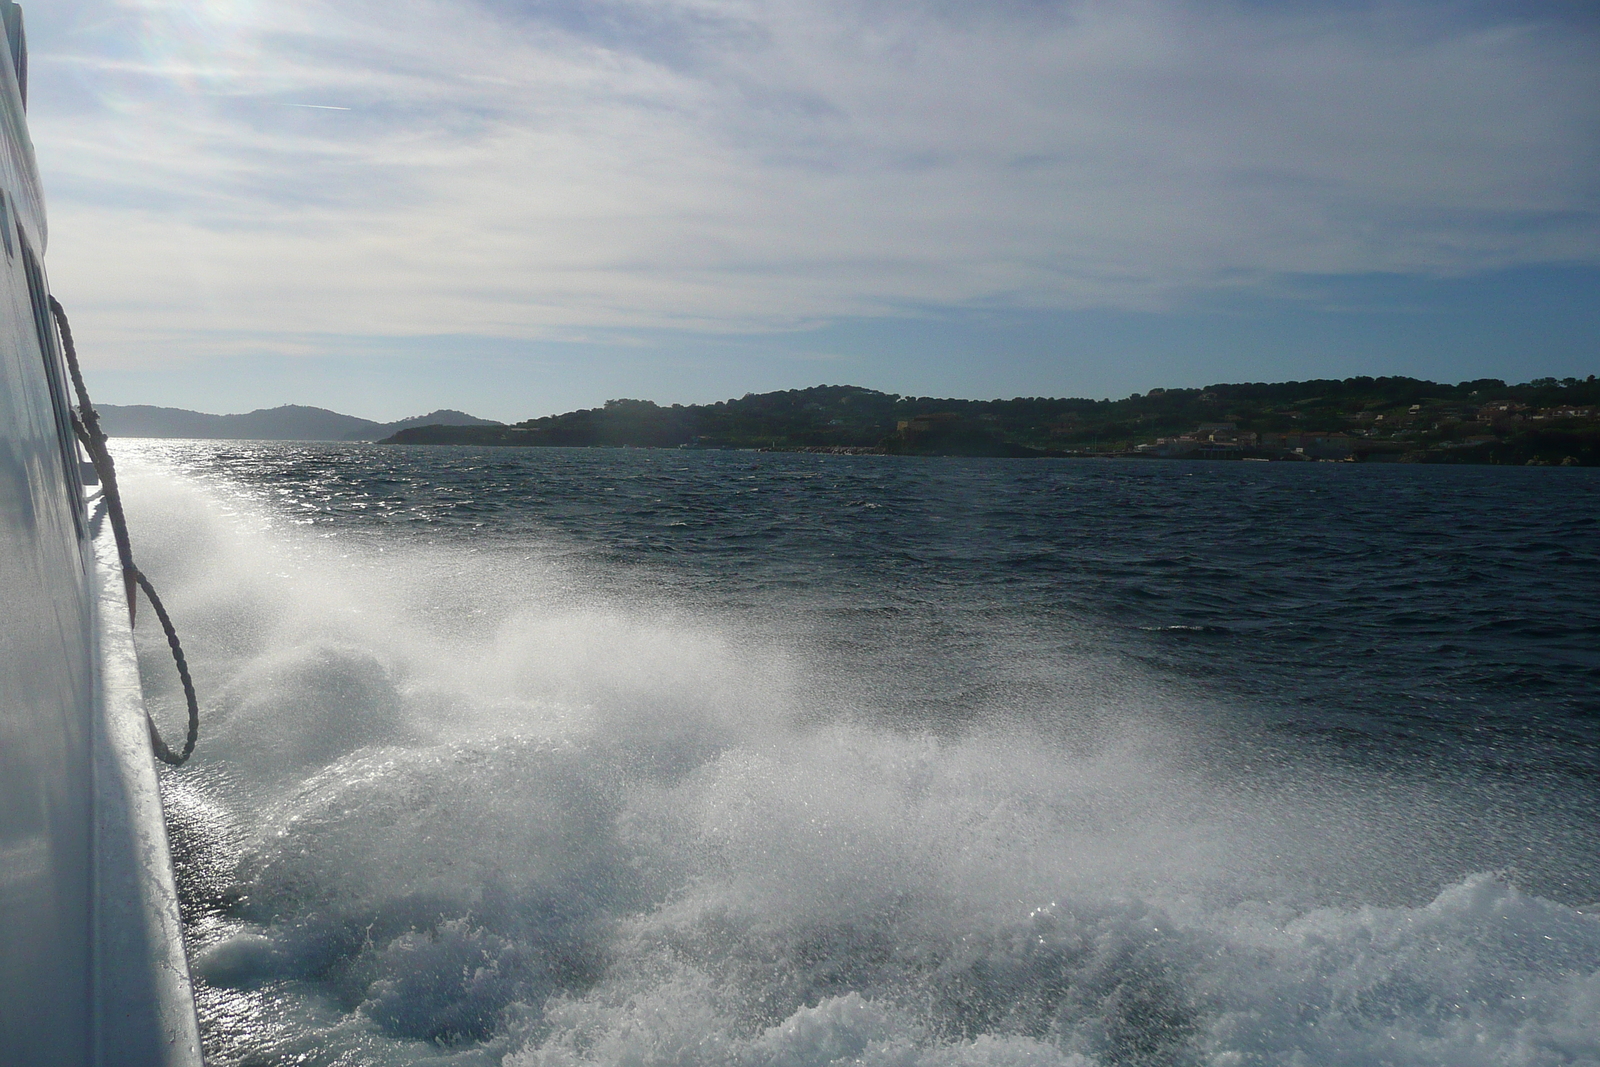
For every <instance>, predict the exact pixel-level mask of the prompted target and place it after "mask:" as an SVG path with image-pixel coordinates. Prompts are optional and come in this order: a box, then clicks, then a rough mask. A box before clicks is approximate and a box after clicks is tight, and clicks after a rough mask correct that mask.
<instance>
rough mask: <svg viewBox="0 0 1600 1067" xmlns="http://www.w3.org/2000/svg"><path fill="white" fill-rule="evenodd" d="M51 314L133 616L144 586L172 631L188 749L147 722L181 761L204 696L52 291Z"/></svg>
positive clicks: (195, 734)
mask: <svg viewBox="0 0 1600 1067" xmlns="http://www.w3.org/2000/svg"><path fill="white" fill-rule="evenodd" d="M50 314H52V315H54V316H55V320H56V329H57V330H58V331H59V332H60V334H61V349H62V351H63V352H65V353H66V356H67V370H68V371H69V372H70V373H71V374H72V388H73V389H74V390H75V391H76V392H77V394H78V410H77V411H75V412H69V414H70V415H71V418H72V430H73V432H74V433H76V434H77V435H78V440H79V441H82V442H83V447H84V448H85V449H86V450H87V451H88V453H89V459H90V460H91V461H92V462H93V463H94V469H95V473H96V474H98V475H99V476H100V485H101V488H102V490H103V492H104V496H105V501H106V514H107V515H109V516H110V517H111V533H112V535H113V536H114V537H115V538H116V542H117V556H118V557H119V558H120V559H121V560H122V583H123V586H124V588H125V589H126V590H127V594H128V622H129V624H132V623H133V621H134V618H135V616H136V615H137V614H138V604H139V593H138V591H139V590H140V589H143V590H144V595H145V596H147V597H149V598H150V606H151V607H153V608H155V609H156V618H157V619H159V620H160V621H161V628H162V629H163V630H165V631H166V633H167V644H168V645H169V646H171V648H172V661H173V662H174V663H176V664H177V665H178V677H179V678H180V679H182V680H183V696H184V699H185V700H187V701H188V702H189V734H188V736H187V737H185V738H184V740H183V751H182V752H173V751H172V749H170V748H168V747H167V743H166V742H165V741H164V740H162V738H161V731H160V730H158V729H156V721H155V720H154V719H152V718H151V717H150V712H149V711H146V712H145V713H144V721H145V724H146V725H147V726H149V727H150V747H151V748H152V749H154V750H155V754H156V758H157V759H159V760H160V761H161V762H162V763H168V764H171V765H172V766H174V767H177V766H179V765H180V764H182V763H183V762H184V761H185V760H187V759H188V758H189V756H190V755H191V754H192V753H193V752H194V743H195V742H196V741H197V740H199V738H200V702H199V701H198V700H197V699H196V698H195V695H194V681H193V680H192V679H190V677H189V663H188V661H187V660H185V659H184V658H183V645H182V644H180V643H179V642H178V631H177V629H176V628H174V627H173V625H172V618H171V616H169V615H168V614H167V609H166V607H165V606H164V605H163V604H162V603H161V598H160V597H159V596H157V595H156V589H155V586H153V585H151V584H150V579H148V578H146V577H145V576H144V572H143V571H141V570H140V569H139V568H138V567H136V566H134V563H133V543H132V542H131V541H129V540H128V520H127V519H126V518H124V517H123V514H122V494H121V493H120V492H118V491H117V472H116V468H115V467H114V466H112V463H111V450H110V449H109V448H107V447H106V435H105V431H104V430H102V429H100V415H99V413H98V412H96V411H95V409H94V405H93V404H91V403H89V390H88V389H87V388H86V387H85V386H84V384H83V372H82V371H81V370H79V369H78V350H77V348H76V347H74V345H73V343H72V327H71V325H69V324H68V322H67V313H66V311H65V310H64V309H63V308H62V307H61V302H60V301H59V300H57V299H56V298H55V297H54V296H52V297H50Z"/></svg>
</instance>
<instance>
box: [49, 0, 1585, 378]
mask: <svg viewBox="0 0 1600 1067" xmlns="http://www.w3.org/2000/svg"><path fill="white" fill-rule="evenodd" d="M1423 10H1424V9H1420V8H1417V7H1415V6H1412V7H1408V8H1405V9H1403V10H1402V9H1398V8H1397V9H1393V10H1390V9H1383V8H1380V9H1376V10H1374V9H1372V8H1366V9H1361V10H1356V9H1346V10H1343V11H1340V10H1338V9H1336V8H1332V7H1322V8H1315V9H1313V10H1312V12H1311V13H1306V11H1304V10H1302V11H1300V12H1299V13H1285V12H1283V11H1278V12H1276V13H1271V12H1263V11H1262V10H1261V9H1259V8H1254V7H1244V6H1231V5H1227V4H1210V5H1206V4H1198V3H1175V2H1166V0H1147V2H1140V0H1131V2H1118V3H1112V2H1105V0H1090V2H1077V3H1060V4H1052V3H1037V4H1025V3H1017V4H999V5H988V6H985V5H953V4H951V5H945V4H939V3H934V2H932V0H928V2H914V0H808V2H799V0H792V2H783V0H638V2H618V3H609V4H601V3H588V4H584V3H577V2H566V0H563V2H556V3H549V4H538V3H528V4H523V5H517V6H512V5H509V4H507V5H503V6H501V7H498V8H490V7H485V6H481V5H474V4H468V3H460V2H456V3H448V2H444V0H393V2H385V3H381V4H380V3H370V2H364V0H307V2H302V3H299V4H293V5H291V4H273V5H268V4H265V3H259V2H255V0H186V2H176V0H173V2H161V0H145V2H142V3H136V4H135V3H129V4H123V5H120V6H114V5H110V4H107V3H103V2H91V3H86V4H84V5H83V6H81V7H80V8H78V9H76V22H75V23H74V25H73V27H70V28H69V29H68V30H67V31H63V32H57V33H56V34H55V35H54V36H52V37H50V38H49V39H48V40H45V41H41V40H39V39H38V37H37V35H36V37H35V40H34V51H35V57H34V58H35V71H36V76H35V78H36V80H35V88H34V92H33V98H34V119H33V124H34V134H35V140H36V142H37V143H38V147H39V153H40V157H41V161H42V163H43V164H44V166H45V168H46V175H45V177H46V181H47V189H48V190H49V192H50V194H51V210H52V230H53V236H52V241H53V245H52V249H51V254H50V257H49V262H50V268H51V270H52V274H53V279H54V282H55V285H56V287H57V288H58V290H62V291H64V292H66V293H68V294H69V295H70V297H71V299H72V300H73V301H74V302H75V303H76V304H77V305H79V306H89V307H93V308H95V309H96V314H95V316H94V317H95V320H96V322H97V323H99V325H98V326H96V327H95V329H97V330H99V331H101V332H100V335H99V337H98V340H99V341H100V343H101V345H102V347H109V348H113V349H115V348H117V347H118V346H120V347H121V348H122V349H123V350H124V351H126V352H129V353H130V354H131V353H133V352H134V351H135V350H144V349H145V348H146V346H147V345H148V344H152V343H157V342H159V343H160V344H161V345H165V346H169V347H174V346H175V347H174V350H176V349H178V348H181V347H182V341H181V337H182V335H183V331H185V330H189V329H204V330H237V331H251V332H256V333H260V334H275V333H277V334H285V335H287V334H295V333H302V334H304V333H310V332H317V331H326V332H333V333H348V334H428V333H485V334H494V335H498V336H509V337H519V336H521V337H538V336H547V335H549V334H551V332H552V331H560V332H570V331H573V330H578V329H587V328H607V327H630V326H640V327H659V326H669V327H670V326H682V327H687V328H693V329H699V330H761V329H770V328H783V327H788V326H793V325H797V324H804V323H808V322H817V321H823V320H826V319H829V318H831V317H836V316H843V315H869V316H870V315H894V314H907V313H914V312H915V311H916V310H917V309H920V308H926V307H930V306H935V307H937V306H993V307H999V308H1007V307H1034V308H1037V307H1045V308H1049V307H1076V306H1117V307H1160V306H1164V305H1166V304H1167V303H1169V302H1171V301H1174V300H1179V299H1182V297H1183V296H1184V295H1185V294H1188V293H1192V292H1195V291H1204V290H1209V289H1216V288H1229V287H1245V288H1250V287H1257V288H1259V287H1270V286H1271V285H1273V284H1274V281H1275V280H1276V279H1280V278H1282V277H1284V276H1286V275H1294V274H1303V273H1313V274H1324V273H1326V274H1340V273H1356V272H1369V271H1394V272H1404V273H1418V274H1451V273H1462V272H1473V271H1480V270H1487V269H1494V268H1498V267H1504V266H1513V265H1518V264H1526V263H1543V262H1594V261H1595V259H1596V258H1597V251H1600V242H1597V239H1596V238H1597V233H1600V226H1597V222H1596V220H1597V206H1600V205H1597V192H1600V178H1597V175H1600V165H1597V164H1600V54H1597V53H1600V49H1597V47H1596V39H1595V37H1594V35H1593V34H1590V33H1582V32H1580V33H1573V32H1563V30H1562V29H1561V28H1560V27H1557V26H1553V25H1540V24H1537V23H1519V24H1505V23H1502V24H1487V23H1483V22H1481V21H1480V22H1477V23H1471V22H1467V21H1464V20H1462V19H1457V18H1454V17H1452V15H1451V12H1450V9H1448V8H1445V7H1438V8H1434V9H1432V13H1431V14H1428V15H1424V14H1419V13H1418V12H1419V11H1423ZM130 41H137V42H138V45H139V48H138V50H137V51H133V50H130V49H129V48H127V47H126V45H127V43H128V42H130ZM52 88H56V89H58V90H60V93H59V95H60V97H61V100H62V102H61V103H59V104H53V103H51V102H50V100H49V99H48V97H47V95H46V94H48V93H49V92H50V91H51V89H52ZM290 104H318V105H330V106H337V107H348V108H350V109H351V110H349V111H333V110H322V109H311V108H304V107H290V106H285V105H290ZM141 339H142V340H141ZM205 343H206V344H210V343H212V342H211V341H207V342H205ZM140 358H143V357H142V356H141V357H140Z"/></svg>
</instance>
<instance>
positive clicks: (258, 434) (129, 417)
mask: <svg viewBox="0 0 1600 1067" xmlns="http://www.w3.org/2000/svg"><path fill="white" fill-rule="evenodd" d="M96 410H98V411H99V412H100V425H101V426H102V428H104V430H105V431H106V434H107V435H108V436H111V437H192V438H203V439H216V440H231V441H376V440H378V439H379V438H383V437H388V436H390V435H391V434H394V433H398V432H399V431H401V430H407V429H412V428H415V427H419V426H499V425H500V423H498V422H494V421H493V420H491V419H480V418H477V417H476V416H473V415H468V414H466V413H465V412H462V411H449V410H440V411H435V412H432V413H430V414H427V415H416V416H413V417H412V418H409V419H401V420H399V421H398V422H373V421H372V420H371V419H358V418H356V417H355V416H354V415H341V414H339V413H338V412H337V411H329V410H328V409H326V408H313V407H305V406H303V405H300V404H285V405H284V406H283V407H279V408H263V409H261V410H258V411H252V412H249V413H247V414H244V415H208V414H206V413H205V412H201V411H188V410H185V409H184V408H162V407H152V406H150V405H149V404H129V405H121V404H101V405H99V407H98V408H97V409H96Z"/></svg>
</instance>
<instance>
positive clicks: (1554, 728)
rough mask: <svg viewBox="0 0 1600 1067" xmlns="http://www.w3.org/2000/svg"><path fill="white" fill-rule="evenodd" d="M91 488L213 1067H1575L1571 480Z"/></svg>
mask: <svg viewBox="0 0 1600 1067" xmlns="http://www.w3.org/2000/svg"><path fill="white" fill-rule="evenodd" d="M118 455H119V463H120V464H121V465H122V467H123V468H124V470H125V472H126V473H125V474H124V479H125V481H126V483H127V488H126V490H125V492H126V494H127V495H128V497H129V500H130V508H131V515H130V518H131V519H132V521H133V523H134V528H135V541H136V548H137V549H138V552H139V555H140V557H141V560H142V561H143V563H144V565H145V569H146V570H147V571H149V572H150V573H151V574H152V575H153V576H154V577H155V578H156V579H157V581H158V583H159V584H161V585H162V587H163V589H164V590H165V592H166V598H167V600H168V601H169V604H170V606H171V607H172V609H173V611H174V614H175V615H177V616H178V618H179V621H180V625H181V626H183V628H184V629H185V631H186V644H188V645H189V646H190V658H191V660H192V661H194V662H195V663H196V664H197V666H198V679H197V680H198V681H199V682H200V684H201V687H202V691H203V694H204V703H205V705H206V709H205V710H206V716H207V725H206V729H205V732H204V733H203V735H202V741H201V744H200V748H199V749H198V751H197V755H196V758H195V762H194V764H193V765H192V767H191V769H186V770H184V771H182V772H179V773H177V774H172V775H169V776H168V777H167V779H166V783H167V788H168V790H169V802H170V804H171V807H172V821H173V825H174V834H175V841H176V846H177V848H178V850H179V853H180V858H181V862H182V864H183V867H184V871H183V876H184V881H185V884H186V889H185V892H186V899H187V907H188V917H187V918H188V924H189V936H190V939H191V946H190V947H191V954H192V955H193V956H194V958H195V961H196V970H197V972H198V974H199V975H200V976H201V979H202V989H201V994H202V1005H203V1012H202V1013H203V1017H204V1028H205V1029H206V1032H207V1042H208V1051H209V1054H210V1056H211V1059H212V1061H213V1062H215V1063H219V1064H229V1063H232V1064H246V1063H252V1064H254V1063H262V1064H264V1063H305V1064H317V1063H327V1064H333V1063H340V1064H356V1063H374V1064H377V1063H383V1064H388V1063H413V1062H433V1061H435V1060H442V1061H445V1062H461V1063H471V1064H478V1063H501V1062H504V1063H506V1064H508V1065H511V1067H517V1065H531V1064H558V1063H559V1064H579V1063H617V1064H621V1063H630V1064H658V1063H659V1064H667V1063H673V1064H698V1063H706V1064H723V1063H726V1064H735V1063H737V1064H780V1063H781V1064H833V1063H838V1064H843V1063H869V1064H879V1063H882V1064H908V1065H909V1064H918V1063H930V1064H931V1063H947V1062H948V1063H952V1064H954V1063H983V1064H1012V1063H1015V1064H1024V1063H1026V1064H1045V1063H1069V1064H1078V1065H1080V1067H1084V1065H1088V1064H1100V1065H1106V1067H1109V1065H1112V1064H1189V1063H1193V1064H1215V1065H1223V1064H1240V1065H1242V1064H1258V1063H1259V1064H1291V1063H1304V1064H1324V1063H1326V1064H1379V1063H1385V1064H1390V1063H1392V1064H1435V1063H1437V1064H1476V1063H1483V1064H1522V1063H1526V1064H1558V1063H1597V1062H1600V1028H1597V1024H1596V1021H1595V1020H1596V1017H1597V1016H1600V920H1597V919H1596V917H1595V915H1594V913H1593V912H1592V911H1590V910H1588V909H1587V908H1586V905H1587V904H1588V903H1591V902H1594V901H1596V900H1600V820H1597V818H1596V815H1597V812H1596V799H1597V795H1600V788H1597V786H1600V477H1597V476H1596V472H1594V471H1592V470H1585V469H1570V468H1559V469H1546V468H1538V469H1521V468H1518V469H1499V468H1438V467H1426V468H1424V467H1396V466H1383V467H1371V466H1351V465H1342V464H1299V465H1291V464H1255V463H1248V464H1246V463H1236V464H1223V463H1177V462H1148V463H1135V462H1126V463H1118V462H1073V461H1005V460H920V459H901V458H890V457H839V456H808V455H773V454H758V453H742V452H684V451H642V450H565V449H559V450H558V449H550V450H525V451H524V450H510V449H481V450H480V449H443V448H441V449H405V448H385V447H376V446H341V445H299V444H252V443H239V442H204V443H200V442H140V443H131V442H123V443H121V446H120V448H119V452H118ZM160 652H161V649H160V648H159V647H157V646H156V645H155V644H153V643H152V644H151V646H150V648H149V649H148V650H147V653H148V654H147V656H146V659H145V666H146V674H147V687H148V688H149V690H150V692H151V694H152V697H153V704H154V705H155V706H156V708H157V710H158V714H161V715H163V716H166V718H167V719H168V721H175V720H176V716H177V714H178V713H177V705H176V704H175V702H174V701H173V693H172V689H173V685H172V683H171V681H170V680H169V679H168V677H167V675H166V673H165V671H166V669H167V668H166V667H165V665H164V664H163V663H162V661H161V659H160V658H159V654H160Z"/></svg>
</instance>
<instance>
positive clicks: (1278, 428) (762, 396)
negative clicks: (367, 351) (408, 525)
mask: <svg viewBox="0 0 1600 1067" xmlns="http://www.w3.org/2000/svg"><path fill="white" fill-rule="evenodd" d="M1597 406H1600V383H1597V382H1596V380H1595V378H1594V377H1593V376H1592V375H1591V376H1590V377H1589V378H1587V379H1582V380H1580V379H1576V378H1568V379H1564V380H1560V381H1558V380H1556V379H1553V378H1545V379H1539V380H1536V381H1533V382H1528V383H1525V384H1522V385H1508V384H1507V383H1505V382H1503V381H1500V380H1498V379H1489V378H1486V379H1479V380H1476V381H1468V382H1461V383H1459V384H1456V385H1447V384H1443V383H1439V382H1430V381H1423V380H1420V379H1416V378H1400V377H1388V378H1366V377H1361V378H1345V379H1319V380H1313V381H1304V382H1275V383H1265V382H1245V383H1233V384H1219V385H1211V386H1207V387H1205V388H1203V389H1153V390H1151V391H1150V392H1148V393H1143V394H1136V395H1134V396H1130V397H1127V398H1125V399H1121V400H1111V399H1102V400H1091V399H1085V398H1072V399H1056V398H1047V397H1016V398H1013V399H1010V400H966V399H957V398H940V397H919V396H899V395H897V394H894V393H880V392H877V391H876V390H872V389H863V388H860V387H857V386H847V385H822V386H815V387H813V388H810V389H790V390H784V391H780V392H773V393H759V394H755V393H752V394H747V395H745V396H743V397H740V398H739V399H737V400H724V401H720V402H718V403H715V404H691V405H678V404H674V405H671V406H662V405H658V404H655V403H652V402H650V401H648V400H612V401H608V402H607V403H606V405H605V406H604V407H599V408H587V409H583V410H580V411H570V412H567V413H565V414H561V415H550V416H546V417H544V418H538V419H529V420H528V421H526V422H521V423H517V424H515V425H514V426H508V427H442V426H430V427H420V428H415V429H410V430H406V431H403V432H401V433H398V434H396V435H394V436H393V437H391V438H389V439H388V440H389V441H390V442H391V443H398V444H512V445H567V446H635V447H655V448H664V447H690V448H768V449H840V450H873V451H883V452H891V453H909V454H937V455H1072V454H1085V453H1107V452H1127V451H1130V450H1133V449H1135V448H1137V447H1138V446H1140V445H1145V446H1150V445H1152V444H1153V443H1155V442H1158V441H1162V440H1164V439H1166V440H1171V439H1175V438H1179V437H1185V435H1188V436H1187V437H1185V439H1186V440H1187V439H1191V438H1193V435H1194V434H1195V433H1197V432H1201V431H1202V430H1203V428H1205V427H1210V428H1211V429H1210V430H1207V431H1204V432H1207V433H1218V432H1219V428H1221V427H1226V428H1227V432H1228V434H1229V435H1230V440H1238V441H1247V442H1260V441H1265V440H1280V439H1288V438H1290V437H1296V436H1307V435H1312V434H1324V435H1334V436H1336V437H1338V438H1340V439H1341V440H1343V441H1346V442H1347V444H1345V445H1344V446H1343V447H1345V448H1346V449H1347V450H1349V451H1351V452H1352V453H1359V455H1358V458H1360V457H1361V456H1365V457H1372V458H1382V457H1389V456H1404V457H1406V458H1417V459H1430V458H1431V459H1447V460H1467V461H1474V460H1476V461H1496V459H1497V456H1498V461H1503V462H1515V461H1518V460H1517V458H1516V457H1517V456H1520V455H1522V453H1523V452H1527V453H1528V455H1529V457H1531V458H1535V459H1537V458H1538V456H1540V455H1543V454H1544V453H1545V452H1549V453H1551V454H1552V456H1553V459H1552V460H1551V461H1559V460H1561V459H1564V458H1565V456H1566V455H1572V456H1574V457H1575V459H1576V460H1577V461H1579V462H1584V463H1600V422H1597V421H1596V418H1595V408H1596V407H1597ZM1491 439H1492V440H1491ZM1541 442H1542V443H1541ZM1219 447H1220V446H1219ZM1230 447H1235V446H1230ZM1497 449H1498V450H1499V451H1498V453H1497V452H1496V450H1497ZM1541 449H1542V451H1541ZM1212 451H1213V452H1215V451H1217V449H1212ZM1557 452H1559V453H1561V454H1560V455H1555V453H1557ZM1435 453H1437V454H1435ZM1447 453H1449V454H1447Z"/></svg>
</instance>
